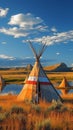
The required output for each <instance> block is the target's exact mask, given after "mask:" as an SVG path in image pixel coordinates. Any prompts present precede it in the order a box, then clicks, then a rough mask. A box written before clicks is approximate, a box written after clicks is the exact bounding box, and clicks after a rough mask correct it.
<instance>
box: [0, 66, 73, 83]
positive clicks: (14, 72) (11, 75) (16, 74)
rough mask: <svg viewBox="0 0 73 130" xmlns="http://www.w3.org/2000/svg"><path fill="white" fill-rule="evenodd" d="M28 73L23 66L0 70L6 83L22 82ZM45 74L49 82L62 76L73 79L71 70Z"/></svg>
mask: <svg viewBox="0 0 73 130" xmlns="http://www.w3.org/2000/svg"><path fill="white" fill-rule="evenodd" d="M28 74H29V72H28V70H27V69H25V68H18V69H16V68H12V69H8V70H7V69H6V70H0V75H2V76H3V78H4V79H5V81H6V83H12V82H13V83H19V84H22V83H23V82H24V80H25V78H26V76H27V75H28ZM46 74H47V77H49V79H50V80H51V82H61V80H62V79H63V77H64V76H66V78H67V80H68V81H73V72H48V73H46Z"/></svg>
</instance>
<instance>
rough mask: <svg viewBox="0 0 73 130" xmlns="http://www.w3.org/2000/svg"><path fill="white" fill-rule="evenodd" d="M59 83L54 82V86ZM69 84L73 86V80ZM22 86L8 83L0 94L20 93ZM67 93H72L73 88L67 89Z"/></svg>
mask: <svg viewBox="0 0 73 130" xmlns="http://www.w3.org/2000/svg"><path fill="white" fill-rule="evenodd" d="M58 85H59V84H54V86H55V87H56V86H58ZM70 85H71V86H73V82H70ZM22 88H23V85H18V84H9V85H6V86H5V87H4V89H3V90H2V92H1V94H5V93H13V94H18V93H20V91H21V89H22ZM57 91H58V93H59V94H61V91H60V90H57ZM69 93H73V89H70V90H69Z"/></svg>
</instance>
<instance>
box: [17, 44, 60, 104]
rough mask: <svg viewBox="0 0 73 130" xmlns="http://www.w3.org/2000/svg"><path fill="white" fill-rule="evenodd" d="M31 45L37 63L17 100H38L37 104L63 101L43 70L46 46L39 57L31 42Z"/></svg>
mask: <svg viewBox="0 0 73 130" xmlns="http://www.w3.org/2000/svg"><path fill="white" fill-rule="evenodd" d="M29 44H30V46H31V48H32V50H33V52H34V55H35V57H36V62H35V64H34V66H33V69H32V70H31V72H30V74H29V77H28V79H27V81H26V83H25V85H24V87H23V89H22V90H21V92H20V93H19V95H18V96H17V100H18V101H24V100H29V101H34V100H38V101H37V102H39V100H40V99H42V100H46V101H48V102H51V101H52V100H61V97H60V96H59V94H58V92H57V91H56V89H55V88H54V86H53V85H52V83H51V82H50V80H49V79H48V77H47V76H46V74H45V72H44V70H43V68H42V65H41V64H40V57H41V55H42V53H43V51H44V49H45V45H43V47H42V48H41V51H40V53H39V55H37V54H36V51H35V49H34V48H33V46H32V43H31V42H29Z"/></svg>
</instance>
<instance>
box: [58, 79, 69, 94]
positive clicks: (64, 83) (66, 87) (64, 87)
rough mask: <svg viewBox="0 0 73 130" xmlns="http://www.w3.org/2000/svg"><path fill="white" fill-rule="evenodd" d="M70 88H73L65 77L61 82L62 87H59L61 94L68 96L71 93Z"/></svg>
mask: <svg viewBox="0 0 73 130" xmlns="http://www.w3.org/2000/svg"><path fill="white" fill-rule="evenodd" d="M70 87H71V86H70V85H69V83H68V82H67V79H66V77H64V78H63V80H62V82H61V83H60V85H59V86H58V89H60V90H61V92H62V94H63V95H66V94H67V93H68V92H69V90H70Z"/></svg>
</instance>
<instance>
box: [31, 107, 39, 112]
mask: <svg viewBox="0 0 73 130" xmlns="http://www.w3.org/2000/svg"><path fill="white" fill-rule="evenodd" d="M31 109H32V110H35V111H36V112H37V113H40V112H41V107H40V106H38V105H32V107H31Z"/></svg>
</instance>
